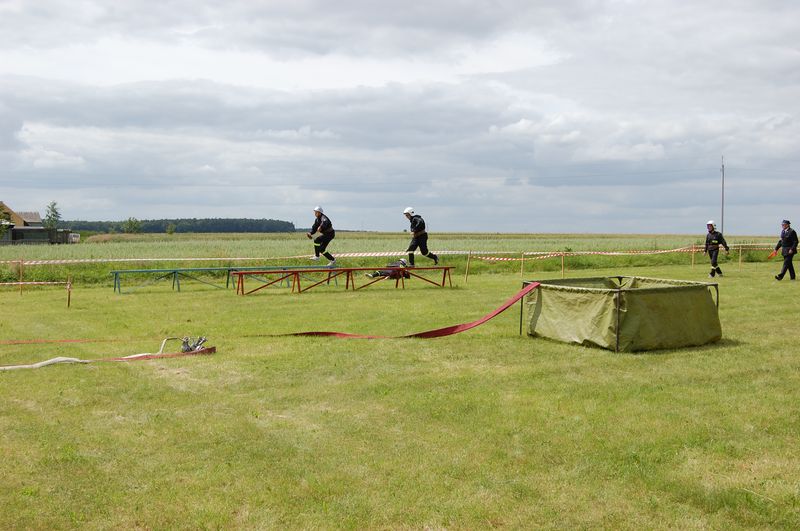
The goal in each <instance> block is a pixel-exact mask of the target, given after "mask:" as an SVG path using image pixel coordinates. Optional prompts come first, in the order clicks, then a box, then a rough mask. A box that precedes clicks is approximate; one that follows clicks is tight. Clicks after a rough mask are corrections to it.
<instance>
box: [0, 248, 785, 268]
mask: <svg viewBox="0 0 800 531" xmlns="http://www.w3.org/2000/svg"><path fill="white" fill-rule="evenodd" d="M735 248H738V249H742V250H747V251H755V250H767V251H768V250H772V249H773V247H772V246H768V245H766V244H737V245H735ZM702 250H703V247H702V246H694V247H691V246H689V247H678V248H676V249H645V250H626V251H526V252H523V253H519V252H517V251H441V250H437V251H436V254H438V255H450V256H467V255H472V256H473V258H477V259H480V260H487V261H496V262H499V261H519V260H522V259H523V257H524V259H525V260H542V259H545V258H553V257H556V256H582V255H601V256H633V255H653V254H669V253H692V252H695V253H697V252H701V251H702ZM406 254H408V253H407V252H406V251H371V252H360V253H356V252H353V253H336V257H337V258H381V257H396V256H405V255H406ZM503 255H516V256H503ZM309 256H310V255H308V254H303V255H294V256H272V257H244V256H236V257H213V258H187V257H162V258H74V259H64V260H0V264H22V265H23V266H33V265H69V264H113V263H126V262H128V263H130V262H243V261H249V262H259V261H280V260H305V259H307V258H309Z"/></svg>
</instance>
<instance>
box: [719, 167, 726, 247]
mask: <svg viewBox="0 0 800 531" xmlns="http://www.w3.org/2000/svg"><path fill="white" fill-rule="evenodd" d="M720 171H721V172H722V200H721V201H720V205H721V208H720V215H719V231H720V232H721V233H722V234H725V156H724V155H723V156H722V168H721V169H720Z"/></svg>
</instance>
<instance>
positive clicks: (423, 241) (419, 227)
mask: <svg viewBox="0 0 800 531" xmlns="http://www.w3.org/2000/svg"><path fill="white" fill-rule="evenodd" d="M403 215H405V217H406V219H407V220H409V221H410V222H411V235H412V237H411V243H410V244H409V245H408V249H406V252H407V253H408V265H409V267H414V251H416V250H417V247H419V252H421V253H422V256H427V257H428V258H430V259H431V260H433V265H438V264H439V257H438V256H436V255H435V254H433V253H432V252H429V251H428V232H427V231H426V230H425V220H424V219H422V216H420V215H419V214H415V213H414V209H413V208H411V207H408V208H406V209H405V210H403Z"/></svg>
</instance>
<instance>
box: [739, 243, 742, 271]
mask: <svg viewBox="0 0 800 531" xmlns="http://www.w3.org/2000/svg"><path fill="white" fill-rule="evenodd" d="M742 247H743V244H741V243H740V244H739V271H741V270H742Z"/></svg>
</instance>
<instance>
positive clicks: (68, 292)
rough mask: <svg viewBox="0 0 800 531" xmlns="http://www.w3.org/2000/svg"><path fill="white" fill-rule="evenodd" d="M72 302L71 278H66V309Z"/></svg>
mask: <svg viewBox="0 0 800 531" xmlns="http://www.w3.org/2000/svg"><path fill="white" fill-rule="evenodd" d="M71 302H72V277H71V276H69V277H67V308H69V305H70V303H71Z"/></svg>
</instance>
